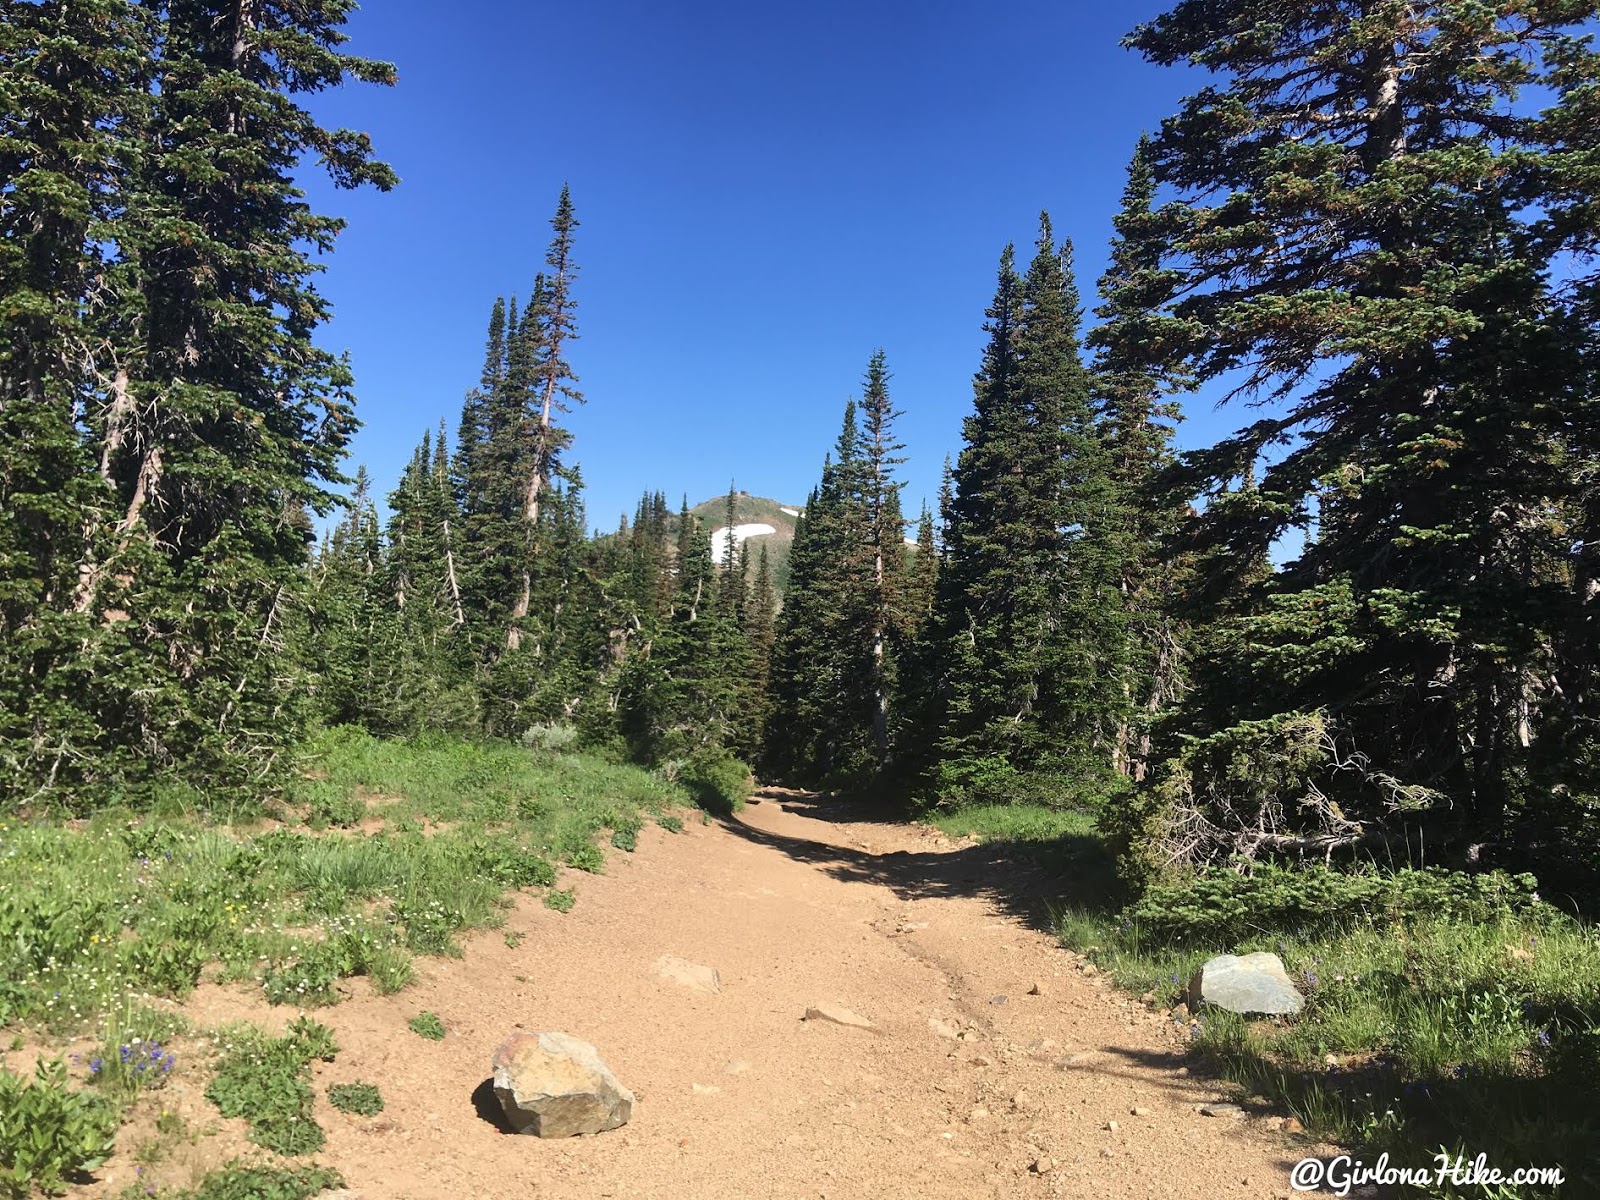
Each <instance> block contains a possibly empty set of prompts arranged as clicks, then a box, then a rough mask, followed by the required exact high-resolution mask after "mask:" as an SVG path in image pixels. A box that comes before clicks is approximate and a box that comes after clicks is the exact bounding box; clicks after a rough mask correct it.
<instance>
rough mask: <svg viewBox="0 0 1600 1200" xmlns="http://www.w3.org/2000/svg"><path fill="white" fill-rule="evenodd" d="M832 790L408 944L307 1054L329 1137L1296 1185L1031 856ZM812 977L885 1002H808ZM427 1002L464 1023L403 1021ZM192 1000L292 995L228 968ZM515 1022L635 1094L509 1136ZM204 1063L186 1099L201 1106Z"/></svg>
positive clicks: (553, 1188)
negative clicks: (314, 1052) (589, 1113)
mask: <svg viewBox="0 0 1600 1200" xmlns="http://www.w3.org/2000/svg"><path fill="white" fill-rule="evenodd" d="M837 815H838V813H837V810H834V811H830V810H828V809H827V808H824V807H819V806H817V805H816V804H814V803H813V802H812V801H810V800H808V799H807V798H805V797H801V796H795V795H779V794H776V793H765V794H764V798H763V799H762V800H761V801H760V802H758V803H755V804H753V805H752V806H751V807H750V808H749V809H747V810H746V812H745V813H743V814H742V815H741V817H740V818H739V820H738V821H736V822H732V823H729V824H728V825H725V826H724V825H719V824H710V825H700V824H699V823H698V822H691V823H690V824H689V826H688V828H687V829H686V830H685V832H684V833H682V834H678V835H673V834H668V833H666V832H664V831H662V830H659V829H655V828H653V827H652V828H651V830H649V831H648V832H647V833H644V834H641V837H640V846H639V851H638V853H637V854H635V855H624V854H616V853H614V854H611V855H610V856H609V857H608V859H607V864H606V873H605V874H604V875H602V876H598V877H592V878H591V877H588V876H580V877H578V882H577V888H578V905H577V907H576V908H575V909H574V910H573V911H572V912H571V913H569V914H566V915H561V914H557V913H553V912H550V911H548V910H546V909H545V908H543V907H542V906H540V905H539V904H538V903H537V902H536V901H530V900H528V899H526V898H522V899H519V900H518V903H517V906H516V907H515V909H513V910H512V911H510V912H509V913H508V925H507V928H508V929H509V930H512V931H517V932H521V933H524V934H525V935H526V936H525V938H524V940H523V941H522V942H521V944H520V946H519V947H518V948H515V949H512V948H510V947H509V946H508V945H507V944H506V941H507V939H505V938H503V937H502V935H501V934H500V933H490V934H486V935H482V936H479V937H476V938H474V939H472V940H471V941H470V943H469V945H468V949H467V954H466V957H465V959H463V960H460V961H454V962H452V961H448V960H429V961H427V962H424V963H421V964H419V980H418V982H417V983H416V984H415V985H414V986H412V987H411V988H408V989H406V990H405V991H404V992H402V993H401V994H400V995H398V996H393V997H377V996H372V995H369V994H366V993H361V994H358V995H356V996H354V997H352V998H351V999H350V1000H347V1001H346V1002H345V1003H343V1004H340V1005H338V1006H337V1007H335V1008H331V1009H325V1010H320V1011H319V1012H318V1013H317V1014H316V1016H317V1018H318V1019H319V1020H321V1021H323V1022H325V1023H326V1024H328V1025H330V1026H332V1027H333V1029H334V1030H335V1031H336V1034H337V1037H338V1040H339V1043H340V1045H341V1047H342V1052H341V1053H340V1055H339V1057H338V1059H337V1060H336V1061H335V1062H334V1063H332V1064H328V1065H326V1066H319V1068H318V1078H317V1091H318V1117H319V1119H320V1120H321V1121H322V1123H323V1125H324V1127H325V1128H326V1129H327V1130H328V1146H327V1150H326V1152H325V1153H324V1154H323V1155H321V1156H319V1160H320V1161H323V1162H325V1163H329V1164H331V1165H334V1166H336V1167H338V1168H339V1169H340V1170H341V1171H342V1172H343V1173H344V1175H345V1176H346V1178H347V1180H348V1182H349V1184H350V1186H351V1187H352V1188H354V1189H356V1190H357V1191H358V1192H359V1193H360V1194H361V1195H362V1196H364V1197H366V1200H390V1198H394V1200H460V1198H479V1197H481V1198H488V1200H497V1198H500V1197H505V1198H507V1200H510V1198H512V1197H515V1198H517V1200H526V1198H528V1197H552V1198H554V1197H562V1198H572V1200H580V1198H587V1197H611V1196H616V1197H628V1196H640V1197H673V1198H675V1200H679V1198H685V1197H688V1198H693V1197H769V1196H770V1197H785V1198H787V1197H796V1198H798V1197H808V1198H812V1200H815V1198H817V1197H829V1198H834V1200H848V1198H855V1197H873V1198H882V1197H913V1196H915V1197H946V1196H948V1197H962V1198H967V1197H1030V1196H1041V1197H1052V1196H1071V1197H1088V1196H1094V1197H1102V1196H1103V1197H1157V1196H1160V1197H1184V1198H1190V1197H1232V1196H1238V1197H1245V1196H1248V1197H1267V1196H1287V1195H1289V1194H1290V1193H1289V1188H1288V1182H1287V1179H1288V1168H1289V1166H1290V1165H1291V1164H1292V1163H1293V1162H1294V1161H1295V1160H1296V1159H1298V1158H1300V1157H1301V1156H1302V1154H1304V1153H1306V1151H1305V1150H1302V1149H1298V1148H1296V1147H1294V1146H1292V1145H1291V1144H1290V1143H1289V1141H1288V1140H1286V1139H1285V1138H1284V1136H1283V1135H1281V1134H1273V1133H1268V1132H1266V1131H1265V1130H1264V1129H1263V1128H1262V1126H1261V1125H1260V1123H1259V1122H1257V1121H1256V1120H1254V1119H1246V1120H1242V1121H1241V1120H1237V1119H1228V1118H1210V1117H1204V1116H1201V1115H1200V1114H1199V1113H1198V1112H1197V1106H1198V1105H1200V1104H1202V1103H1204V1102H1206V1101H1209V1100H1216V1099H1218V1098H1221V1096H1222V1093H1221V1092H1220V1091H1219V1089H1218V1086H1217V1085H1216V1084H1215V1083H1208V1082H1206V1081H1203V1080H1198V1079H1193V1078H1191V1077H1189V1075H1188V1073H1187V1071H1186V1070H1185V1069H1184V1068H1183V1066H1182V1062H1181V1058H1180V1057H1179V1056H1178V1045H1177V1043H1176V1041H1175V1040H1173V1038H1172V1036H1171V1035H1170V1034H1169V1033H1168V1031H1167V1028H1166V1026H1165V1025H1164V1024H1163V1023H1162V1022H1161V1021H1160V1020H1158V1019H1157V1018H1156V1017H1154V1016H1153V1015H1151V1014H1148V1013H1146V1012H1145V1010H1144V1008H1143V1007H1142V1006H1140V1005H1137V1004H1130V1003H1129V1002H1128V1001H1127V1000H1125V999H1124V998H1122V997H1121V996H1119V995H1118V994H1117V993H1116V992H1114V991H1112V990H1111V989H1110V988H1109V987H1108V986H1107V985H1106V984H1105V983H1104V982H1103V981H1102V980H1101V979H1099V978H1093V977H1090V976H1088V975H1085V974H1083V973H1081V972H1080V971H1079V969H1078V966H1079V964H1078V962H1077V960H1076V959H1075V958H1074V957H1073V956H1072V955H1070V954H1068V953H1066V952H1064V951H1063V950H1061V949H1060V948H1059V946H1058V944H1057V943H1056V942H1055V941H1054V939H1053V938H1051V937H1050V936H1048V934H1046V933H1044V932H1042V931H1040V930H1037V929H1034V928H1030V927H1029V925H1028V923H1027V922H1026V921H1024V920H1022V919H1020V918H1019V917H1018V916H1017V915H1015V914H1013V913H1012V912H1010V911H1009V909H1010V908H1011V906H1012V905H1013V903H1014V901H1012V900H1010V899H1009V898H1010V897H1014V896H1015V895H1017V894H1018V892H1019V891H1023V892H1025V891H1026V888H1025V886H1021V885H1025V883H1026V881H1025V880H1021V879H1019V878H1018V876H1017V872H1016V869H1015V868H1014V867H1011V866H1009V865H1007V864H1006V863H1005V862H1004V861H1003V860H1002V859H1000V858H999V857H998V856H997V855H996V854H995V853H994V852H993V851H990V850H988V849H985V848H983V847H978V846H974V845H971V844H969V843H956V842H951V841H948V840H947V839H944V838H942V837H940V836H938V835H937V834H935V833H932V832H930V831H927V830H924V829H920V828H915V827H907V826H900V825H887V824H872V823H859V822H848V821H841V820H836V819H833V818H835V817H836V816H837ZM513 940H514V939H513ZM666 954H671V955H677V956H681V957H682V958H685V959H688V960H690V961H692V962H695V963H702V964H706V965H709V966H713V967H715V968H716V969H717V970H718V971H719V972H720V974H721V980H722V991H721V993H720V994H715V995H713V994H707V993H703V992H699V991H696V990H693V989H691V988H689V987H685V986H683V985H681V984H677V983H674V982H670V981H668V980H665V979H662V978H660V977H658V976H657V975H656V973H655V971H654V964H655V962H656V960H657V959H658V958H659V957H661V956H662V955H666ZM1035 983H1037V984H1038V985H1039V990H1040V992H1041V993H1042V994H1040V995H1030V994H1029V989H1030V987H1031V986H1032V985H1034V984H1035ZM819 1002H832V1003H837V1004H841V1005H844V1006H846V1007H848V1008H850V1009H852V1010H854V1011H855V1012H857V1013H860V1014H863V1015H865V1016H867V1017H868V1018H870V1019H871V1020H872V1021H873V1022H874V1024H875V1026H876V1028H875V1029H874V1030H870V1031H869V1030H860V1029H852V1028H845V1027H842V1026H838V1025H834V1024H829V1023H825V1022H822V1021H802V1020H801V1019H800V1018H801V1016H802V1014H803V1013H804V1012H805V1010H806V1008H807V1007H808V1006H809V1005H813V1004H816V1003H819ZM422 1009H432V1010H434V1011H436V1012H438V1013H439V1014H440V1016H441V1017H443V1019H444V1022H445V1025H446V1027H447V1028H448V1030H449V1034H448V1036H447V1037H446V1038H445V1040H443V1041H441V1042H428V1041H424V1040H423V1039H421V1038H418V1037H417V1036H415V1035H414V1034H412V1033H410V1032H409V1031H408V1030H406V1028H405V1020H406V1019H407V1018H408V1017H410V1016H411V1015H413V1014H415V1013H416V1012H418V1011H419V1010H422ZM189 1011H190V1013H191V1015H193V1016H194V1017H195V1018H196V1019H197V1020H199V1021H201V1022H214V1021H218V1020H221V1019H233V1018H241V1017H242V1018H248V1019H251V1020H255V1021H258V1022H260V1023H262V1024H266V1025H277V1026H281V1025H282V1023H283V1022H284V1020H285V1019H286V1018H287V1016H289V1015H292V1014H287V1013H285V1012H284V1010H282V1009H268V1008H265V1007H264V1006H259V1005H257V1004H256V1003H255V1002H254V1001H253V1000H249V999H247V998H245V997H243V996H242V995H241V993H239V992H237V991H225V990H223V989H220V988H215V987H208V988H206V989H203V991H202V993H201V994H199V995H197V997H196V999H195V1002H194V1003H193V1004H192V1005H190V1006H189ZM936 1026H938V1027H937V1028H936ZM517 1027H521V1028H525V1029H528V1030H540V1029H561V1030H565V1031H567V1032H569V1033H572V1034H574V1035H576V1036H578V1037H581V1038H584V1039H586V1040H588V1041H591V1042H593V1043H594V1044H595V1045H596V1046H597V1047H599V1049H600V1052H601V1054H602V1055H603V1056H604V1057H605V1059H606V1060H607V1061H608V1062H609V1063H610V1065H611V1067H612V1069H613V1070H614V1071H615V1072H616V1073H617V1075H618V1077H619V1078H620V1079H621V1080H622V1081H623V1082H624V1083H625V1084H627V1085H628V1086H630V1087H632V1088H633V1089H634V1091H635V1092H636V1094H637V1096H638V1103H637V1104H636V1106H635V1109H634V1116H633V1120H632V1122H631V1123H630V1124H628V1125H627V1126H625V1127H624V1128H623V1129H620V1130H618V1131H615V1132H613V1133H609V1134H605V1135H602V1136H599V1137H592V1138H573V1139H568V1140H564V1141H540V1140H538V1139H534V1138H526V1137H513V1136H505V1135H503V1134H502V1133H501V1132H500V1131H499V1129H497V1128H496V1126H495V1125H494V1124H492V1123H491V1121H490V1120H488V1119H486V1118H485V1115H484V1112H485V1110H486V1106H485V1103H484V1102H485V1099H486V1098H487V1100H488V1104H489V1105H492V1102H493V1101H492V1093H489V1092H488V1090H487V1088H486V1087H484V1086H483V1085H485V1083H486V1080H487V1076H488V1073H489V1059H490V1055H491V1054H492V1053H493V1051H494V1048H495V1046H496V1045H497V1044H498V1043H499V1042H500V1041H501V1040H502V1039H503V1038H504V1037H505V1036H506V1035H507V1034H508V1033H510V1032H512V1031H513V1030H514V1029H516V1028H517ZM957 1030H960V1031H964V1032H965V1033H966V1034H967V1035H968V1036H966V1037H963V1038H959V1039H955V1040H952V1038H951V1037H950V1036H949V1034H951V1033H952V1032H954V1031H957ZM358 1078H359V1079H366V1080H370V1081H374V1082H377V1083H379V1084H380V1085H381V1086H382V1089H383V1094H384V1096H385V1098H386V1100H387V1102H388V1108H387V1111H386V1112H384V1113H383V1114H382V1115H380V1116H378V1117H376V1118H370V1119H364V1118H355V1117H349V1116H346V1115H344V1114H342V1113H339V1112H337V1111H335V1110H333V1109H332V1108H331V1107H329V1106H328V1104H327V1102H326V1099H325V1097H324V1096H323V1091H324V1088H325V1086H326V1085H327V1084H328V1083H332V1082H342V1081H346V1080H352V1079H358ZM185 1090H186V1092H187V1093H188V1094H187V1095H184V1094H178V1095H175V1096H174V1097H173V1102H174V1103H175V1104H178V1105H180V1106H181V1107H190V1106H193V1107H194V1109H195V1116H196V1118H197V1119H203V1117H204V1114H203V1113H202V1112H201V1111H200V1109H201V1106H202V1105H203V1102H201V1101H199V1098H198V1095H197V1094H195V1093H196V1092H197V1090H198V1089H197V1088H195V1087H194V1086H193V1085H185ZM475 1092H476V1095H477V1101H478V1103H477V1106H476V1107H475V1105H474V1101H473V1097H474V1094H475ZM1134 1109H1139V1110H1141V1112H1142V1114H1143V1115H1135V1114H1134V1112H1133V1110H1134ZM1145 1110H1147V1111H1145ZM214 1117H215V1112H214V1110H212V1112H211V1118H212V1119H214ZM1109 1122H1115V1123H1116V1124H1117V1126H1118V1128H1117V1129H1115V1130H1112V1129H1109V1128H1107V1125H1108V1123H1109ZM225 1124H230V1125H231V1124H232V1123H225ZM232 1132H233V1131H232V1130H230V1131H229V1136H227V1137H225V1138H218V1139H204V1141H205V1142H223V1141H233V1137H232ZM234 1147H235V1149H237V1148H238V1143H237V1142H235V1143H234ZM207 1157H214V1153H213V1154H208V1155H207ZM202 1165H204V1164H201V1163H198V1162H197V1163H195V1164H194V1166H195V1167H196V1168H198V1167H200V1166H202ZM112 1166H113V1167H114V1168H116V1169H115V1170H114V1172H113V1177H112V1178H109V1179H103V1182H102V1185H101V1188H100V1189H96V1190H102V1189H103V1190H104V1192H105V1194H107V1195H110V1194H114V1191H115V1190H116V1188H117V1187H120V1186H122V1185H125V1184H126V1183H127V1182H129V1181H130V1177H131V1166H129V1165H128V1160H127V1159H125V1158H122V1159H120V1160H119V1161H118V1162H116V1163H113V1164H112ZM1040 1167H1043V1168H1045V1169H1044V1171H1043V1173H1041V1172H1040V1170H1039V1168H1040ZM119 1176H120V1178H118V1177H119Z"/></svg>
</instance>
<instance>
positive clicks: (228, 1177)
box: [123, 1163, 344, 1200]
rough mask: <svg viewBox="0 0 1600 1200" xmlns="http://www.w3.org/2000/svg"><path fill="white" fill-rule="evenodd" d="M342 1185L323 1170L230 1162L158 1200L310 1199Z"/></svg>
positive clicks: (130, 1194)
mask: <svg viewBox="0 0 1600 1200" xmlns="http://www.w3.org/2000/svg"><path fill="white" fill-rule="evenodd" d="M343 1186H344V1179H343V1177H342V1176H340V1174H339V1172H337V1171H332V1170H328V1169H326V1168H322V1167H300V1168H293V1167H247V1166H244V1165H242V1164H240V1163H230V1164H228V1165H227V1166H226V1167H223V1168H222V1169H221V1170H220V1171H213V1172H211V1174H209V1175H207V1176H206V1177H205V1179H204V1180H202V1181H201V1183H200V1186H199V1187H197V1188H195V1189H194V1190H193V1191H182V1192H161V1193H159V1200H311V1198H312V1197H313V1196H316V1195H319V1194H320V1193H322V1192H325V1191H330V1190H332V1189H334V1188H340V1187H343ZM149 1195H150V1193H149V1190H148V1189H146V1188H143V1187H140V1186H139V1185H137V1184H135V1185H133V1186H132V1187H130V1188H129V1189H128V1190H127V1191H126V1192H124V1193H123V1196H124V1198H125V1200H148V1197H149Z"/></svg>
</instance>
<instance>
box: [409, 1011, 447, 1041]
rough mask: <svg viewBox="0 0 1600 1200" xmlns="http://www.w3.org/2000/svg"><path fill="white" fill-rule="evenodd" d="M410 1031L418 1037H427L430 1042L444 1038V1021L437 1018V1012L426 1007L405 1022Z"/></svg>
mask: <svg viewBox="0 0 1600 1200" xmlns="http://www.w3.org/2000/svg"><path fill="white" fill-rule="evenodd" d="M406 1025H407V1026H408V1027H409V1028H410V1030H411V1032H412V1033H414V1034H416V1035H417V1036H418V1037H420V1038H427V1039H428V1040H429V1041H430V1042H438V1041H443V1040H444V1022H443V1021H441V1020H440V1019H439V1014H438V1013H436V1012H430V1011H429V1010H427V1009H423V1011H421V1012H419V1013H418V1014H417V1015H416V1016H414V1017H412V1018H411V1019H410V1020H409V1021H407V1022H406Z"/></svg>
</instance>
